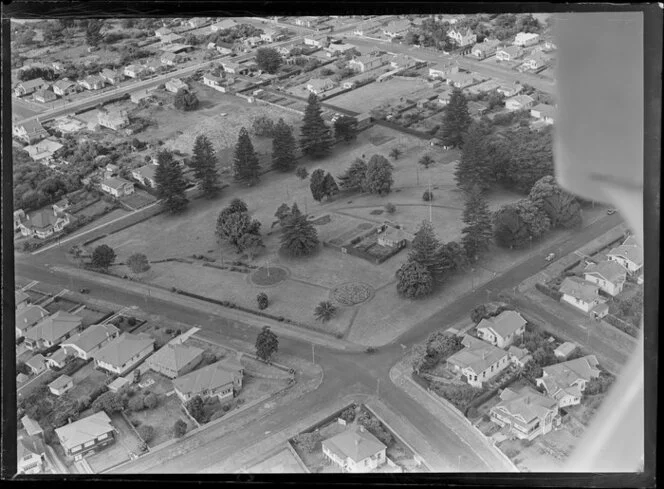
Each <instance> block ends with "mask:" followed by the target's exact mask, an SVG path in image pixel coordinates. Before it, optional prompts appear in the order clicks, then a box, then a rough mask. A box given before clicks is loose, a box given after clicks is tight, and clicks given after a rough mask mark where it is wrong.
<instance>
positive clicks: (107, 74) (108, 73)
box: [100, 68, 120, 78]
mask: <svg viewBox="0 0 664 489" xmlns="http://www.w3.org/2000/svg"><path fill="white" fill-rule="evenodd" d="M100 74H101V76H103V77H105V78H116V77H118V76H120V73H118V72H117V71H115V70H110V69H108V68H104V69H103V70H102V71H101V73H100Z"/></svg>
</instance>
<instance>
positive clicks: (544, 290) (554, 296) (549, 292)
mask: <svg viewBox="0 0 664 489" xmlns="http://www.w3.org/2000/svg"><path fill="white" fill-rule="evenodd" d="M535 288H536V289H537V290H539V291H540V292H541V293H543V294H545V295H548V296H549V297H551V298H552V299H555V300H557V301H559V300H560V299H561V297H562V296H563V294H561V293H560V292H558V291H557V290H553V289H552V288H551V287H548V286H546V285H544V284H541V283H539V282H538V283H536V284H535Z"/></svg>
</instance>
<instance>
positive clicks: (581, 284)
mask: <svg viewBox="0 0 664 489" xmlns="http://www.w3.org/2000/svg"><path fill="white" fill-rule="evenodd" d="M558 290H559V291H560V293H561V294H565V295H571V296H572V297H576V298H577V299H581V300H582V301H584V302H592V301H594V300H597V299H599V287H597V285H595V284H591V283H590V282H586V281H585V280H583V279H582V278H580V277H565V280H563V283H561V284H560V288H559V289H558Z"/></svg>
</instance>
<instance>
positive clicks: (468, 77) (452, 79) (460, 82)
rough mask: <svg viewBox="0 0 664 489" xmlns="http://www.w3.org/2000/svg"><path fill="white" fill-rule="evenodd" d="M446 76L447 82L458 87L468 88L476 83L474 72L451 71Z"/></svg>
mask: <svg viewBox="0 0 664 489" xmlns="http://www.w3.org/2000/svg"><path fill="white" fill-rule="evenodd" d="M446 78H447V84H448V85H451V86H453V87H456V88H466V87H469V86H470V85H472V84H473V83H475V76H473V74H472V73H451V74H449V75H447V77H446Z"/></svg>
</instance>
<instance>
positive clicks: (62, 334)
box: [24, 310, 83, 350]
mask: <svg viewBox="0 0 664 489" xmlns="http://www.w3.org/2000/svg"><path fill="white" fill-rule="evenodd" d="M82 330H83V318H82V317H80V316H76V315H75V314H70V313H68V312H66V311H62V310H60V311H57V312H55V313H54V314H51V315H50V316H49V317H47V318H44V319H42V320H41V321H39V322H38V323H37V324H35V325H34V326H33V327H32V328H30V329H28V330H27V331H25V333H24V334H25V346H27V347H28V348H29V349H30V350H39V349H42V348H50V347H51V346H55V345H57V344H60V343H62V342H63V341H64V340H66V339H68V338H70V337H71V336H73V335H74V334H76V333H78V332H79V331H82Z"/></svg>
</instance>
